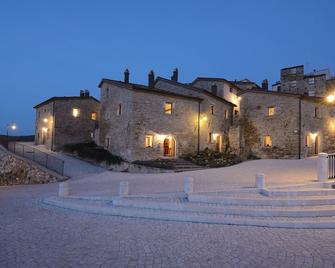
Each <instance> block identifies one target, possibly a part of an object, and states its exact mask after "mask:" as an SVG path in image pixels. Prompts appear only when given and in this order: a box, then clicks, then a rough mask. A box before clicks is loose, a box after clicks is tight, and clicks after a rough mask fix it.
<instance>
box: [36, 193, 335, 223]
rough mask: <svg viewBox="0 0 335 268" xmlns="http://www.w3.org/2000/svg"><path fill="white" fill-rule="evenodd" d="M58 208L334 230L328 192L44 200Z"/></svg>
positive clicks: (333, 203) (333, 198)
mask: <svg viewBox="0 0 335 268" xmlns="http://www.w3.org/2000/svg"><path fill="white" fill-rule="evenodd" d="M43 203H45V204H48V205H53V206H57V207H62V208H67V209H72V210H77V211H83V212H89V213H97V214H103V215H115V216H126V217H136V218H145V219H155V220H171V221H183V222H197V223H212V224H233V225H249V226H263V227H281V228H335V190H334V189H331V188H328V189H326V188H309V187H306V188H297V189H292V188H288V189H271V190H268V189H264V190H259V189H251V188H250V189H237V190H236V189H234V190H230V191H228V190H227V191H224V192H216V193H193V194H189V195H186V194H184V193H165V194H152V195H141V196H139V195H138V196H126V197H122V198H121V197H115V198H94V197H68V198H48V199H45V200H43Z"/></svg>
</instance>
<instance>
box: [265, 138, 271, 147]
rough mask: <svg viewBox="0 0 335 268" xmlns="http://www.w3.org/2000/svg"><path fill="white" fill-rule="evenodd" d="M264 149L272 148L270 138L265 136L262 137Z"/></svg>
mask: <svg viewBox="0 0 335 268" xmlns="http://www.w3.org/2000/svg"><path fill="white" fill-rule="evenodd" d="M264 147H272V136H269V135H267V136H265V137H264Z"/></svg>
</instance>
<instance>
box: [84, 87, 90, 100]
mask: <svg viewBox="0 0 335 268" xmlns="http://www.w3.org/2000/svg"><path fill="white" fill-rule="evenodd" d="M84 96H85V97H86V98H88V97H89V96H90V92H89V91H88V90H87V89H85V91H84Z"/></svg>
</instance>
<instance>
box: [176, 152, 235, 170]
mask: <svg viewBox="0 0 335 268" xmlns="http://www.w3.org/2000/svg"><path fill="white" fill-rule="evenodd" d="M183 158H184V159H185V160H188V161H190V162H193V163H194V164H197V165H199V166H205V167H227V166H232V165H236V164H238V163H240V162H242V160H241V158H240V157H239V156H238V155H236V154H233V153H231V152H229V151H227V152H216V151H213V150H210V149H208V148H206V149H205V150H203V151H200V152H199V153H191V154H187V155H185V156H183Z"/></svg>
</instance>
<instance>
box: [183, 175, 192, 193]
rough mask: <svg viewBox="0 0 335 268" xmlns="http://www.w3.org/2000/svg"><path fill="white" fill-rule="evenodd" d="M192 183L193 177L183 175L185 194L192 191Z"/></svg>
mask: <svg viewBox="0 0 335 268" xmlns="http://www.w3.org/2000/svg"><path fill="white" fill-rule="evenodd" d="M193 185H194V179H193V178H192V177H185V178H184V192H185V194H192V193H193Z"/></svg>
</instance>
